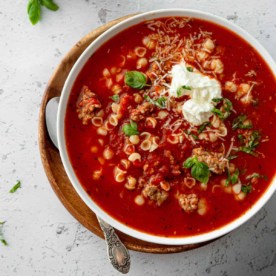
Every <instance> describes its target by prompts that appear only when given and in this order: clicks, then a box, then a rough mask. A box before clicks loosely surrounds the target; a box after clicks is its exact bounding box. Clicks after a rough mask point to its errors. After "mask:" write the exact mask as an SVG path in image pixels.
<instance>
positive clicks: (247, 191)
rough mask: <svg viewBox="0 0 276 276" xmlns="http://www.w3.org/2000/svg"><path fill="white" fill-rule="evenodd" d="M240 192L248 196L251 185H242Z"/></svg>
mask: <svg viewBox="0 0 276 276" xmlns="http://www.w3.org/2000/svg"><path fill="white" fill-rule="evenodd" d="M241 190H242V192H244V193H246V194H248V193H250V192H251V191H252V186H251V185H242V187H241Z"/></svg>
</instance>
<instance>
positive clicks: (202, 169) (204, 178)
mask: <svg viewBox="0 0 276 276" xmlns="http://www.w3.org/2000/svg"><path fill="white" fill-rule="evenodd" d="M191 175H192V177H193V178H195V179H196V180H198V181H199V182H201V183H205V184H206V183H207V182H208V180H209V175H210V171H209V168H208V166H207V165H206V164H205V163H203V162H199V161H197V162H196V163H195V164H194V166H192V168H191Z"/></svg>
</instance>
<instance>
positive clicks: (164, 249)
mask: <svg viewBox="0 0 276 276" xmlns="http://www.w3.org/2000/svg"><path fill="white" fill-rule="evenodd" d="M131 16H132V15H130V16H125V17H122V18H119V19H116V20H113V21H111V22H109V23H107V24H105V25H103V26H101V27H99V28H97V29H95V30H93V31H92V32H90V33H89V34H87V35H86V36H85V37H83V38H82V39H81V40H80V41H79V42H78V43H77V44H76V45H75V46H74V47H73V48H72V49H71V50H70V51H69V53H68V54H67V55H66V56H65V57H64V59H63V60H62V61H61V63H60V64H59V66H58V67H57V69H56V71H55V72H54V74H53V75H52V77H51V79H50V80H49V83H48V85H47V88H46V91H45V93H44V96H43V99H42V103H41V108H40V114H39V133H38V134H39V135H38V141H39V149H40V155H41V159H42V163H43V166H44V170H45V172H46V175H47V177H48V180H49V182H50V184H51V186H52V188H53V190H54V191H55V193H56V195H57V196H58V198H59V199H60V201H61V202H62V204H63V205H64V206H65V207H66V209H67V210H68V211H69V212H70V213H71V214H72V215H73V216H74V217H75V218H76V219H77V220H78V221H79V222H80V223H81V224H82V225H83V226H85V227H86V228H87V229H89V230H90V231H92V232H93V233H94V234H96V235H97V236H99V237H101V238H104V237H103V233H102V230H101V228H100V226H99V223H98V220H97V218H96V216H95V214H94V213H93V212H92V211H91V210H90V209H89V208H88V207H87V206H86V204H85V203H84V202H83V201H82V199H81V198H80V197H79V195H78V194H77V192H76V191H75V189H74V188H73V186H72V184H71V183H70V181H69V179H68V177H67V175H66V172H65V170H64V168H63V165H62V162H61V159H60V156H59V151H58V150H57V149H56V148H55V146H54V145H53V143H52V142H51V140H50V137H49V136H48V133H47V129H46V124H45V108H46V104H47V102H48V101H49V100H50V99H51V98H53V97H57V96H60V94H61V91H62V88H63V85H64V82H65V80H66V78H67V76H68V74H69V72H70V70H71V68H72V67H73V65H74V63H75V62H76V60H77V59H78V58H79V56H80V55H81V54H82V52H83V51H84V50H85V49H86V48H87V46H88V45H89V44H90V43H91V42H92V41H93V40H95V39H96V38H97V37H98V36H99V35H101V34H102V33H103V32H104V31H106V30H107V29H109V28H110V27H112V26H113V25H115V24H117V23H119V22H121V21H122V20H124V19H126V18H128V17H131ZM117 234H118V236H119V237H120V239H121V240H122V241H123V242H124V244H125V245H126V247H127V248H129V249H132V250H136V251H141V252H149V253H175V252H182V251H187V250H191V249H194V248H197V247H200V246H202V245H204V244H206V243H200V244H192V245H182V246H166V245H159V244H154V243H149V242H145V241H141V240H138V239H135V238H133V237H130V236H128V235H126V234H124V233H122V232H119V231H117Z"/></svg>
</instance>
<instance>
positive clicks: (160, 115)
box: [158, 110, 169, 120]
mask: <svg viewBox="0 0 276 276" xmlns="http://www.w3.org/2000/svg"><path fill="white" fill-rule="evenodd" d="M168 115H169V113H168V112H167V111H163V110H161V111H159V112H158V119H161V120H163V119H165V118H166V117H167V116H168Z"/></svg>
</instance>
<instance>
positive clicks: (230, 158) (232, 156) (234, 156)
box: [227, 155, 238, 160]
mask: <svg viewBox="0 0 276 276" xmlns="http://www.w3.org/2000/svg"><path fill="white" fill-rule="evenodd" d="M237 157H238V155H229V156H228V157H227V159H228V160H233V159H235V158H237Z"/></svg>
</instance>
